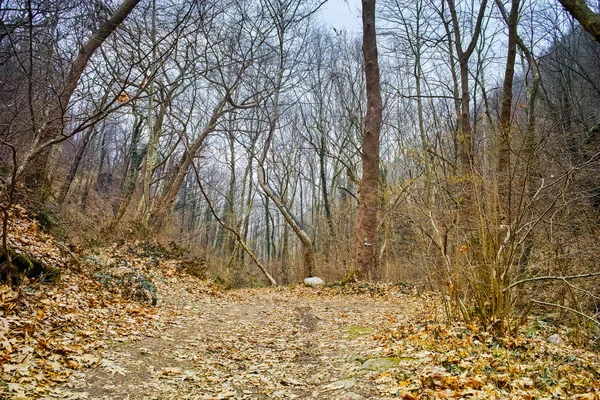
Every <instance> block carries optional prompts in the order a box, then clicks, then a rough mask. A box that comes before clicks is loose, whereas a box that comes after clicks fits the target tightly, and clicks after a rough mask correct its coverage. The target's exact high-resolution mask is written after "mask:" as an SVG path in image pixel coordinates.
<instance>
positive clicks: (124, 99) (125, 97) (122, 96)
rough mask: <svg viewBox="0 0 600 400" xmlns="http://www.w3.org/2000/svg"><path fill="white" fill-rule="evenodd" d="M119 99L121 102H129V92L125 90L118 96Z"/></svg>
mask: <svg viewBox="0 0 600 400" xmlns="http://www.w3.org/2000/svg"><path fill="white" fill-rule="evenodd" d="M117 101H118V102H119V103H127V102H128V101H129V96H128V95H127V93H126V92H125V91H123V92H121V94H120V95H119V97H118V98H117Z"/></svg>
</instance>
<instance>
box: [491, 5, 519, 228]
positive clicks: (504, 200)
mask: <svg viewBox="0 0 600 400" xmlns="http://www.w3.org/2000/svg"><path fill="white" fill-rule="evenodd" d="M499 1H500V0H496V2H499ZM519 3H520V0H512V2H511V9H510V16H509V20H508V21H507V24H508V55H507V57H506V68H505V70H504V86H503V89H502V110H501V113H500V138H499V139H500V140H499V143H498V168H497V171H498V180H499V193H498V194H499V196H500V209H501V213H502V214H503V216H504V217H505V218H506V219H507V220H506V223H507V224H508V223H510V203H511V191H510V148H511V118H512V97H513V91H512V87H513V78H514V75H515V60H516V57H517V22H518V19H519Z"/></svg>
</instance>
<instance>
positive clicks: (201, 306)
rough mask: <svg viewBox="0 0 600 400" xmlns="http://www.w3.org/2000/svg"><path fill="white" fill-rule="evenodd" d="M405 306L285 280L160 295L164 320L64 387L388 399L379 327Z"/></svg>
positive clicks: (128, 395)
mask: <svg viewBox="0 0 600 400" xmlns="http://www.w3.org/2000/svg"><path fill="white" fill-rule="evenodd" d="M402 307H403V306H402V302H401V300H400V298H399V299H398V300H397V301H394V300H393V299H392V300H390V299H389V298H387V299H386V300H385V301H383V300H380V299H376V298H368V297H367V298H365V297H362V296H361V297H356V296H329V297H326V298H320V297H317V296H315V297H311V296H306V295H304V296H294V295H293V292H290V290H288V289H286V290H281V291H277V290H272V289H264V290H260V289H259V290H240V291H235V292H229V293H228V294H226V295H224V296H223V297H215V296H210V295H202V294H190V293H185V294H182V293H181V292H180V293H178V294H177V296H176V297H167V298H164V299H163V303H162V305H161V310H160V311H159V313H158V314H157V315H156V318H160V319H162V320H163V322H164V323H163V324H162V327H163V328H161V329H158V330H156V331H155V332H151V333H148V337H146V338H143V339H141V340H137V341H134V342H114V343H111V344H109V345H108V346H107V349H106V350H105V351H104V352H103V354H102V361H101V362H100V363H99V365H98V366H97V367H95V368H94V369H88V370H84V371H82V372H80V373H77V374H75V375H74V376H73V377H72V378H71V380H70V382H69V383H68V388H69V390H70V392H71V393H72V394H71V396H72V398H76V397H84V396H87V398H91V399H111V400H112V399H132V400H133V399H221V398H236V399H270V398H282V399H289V398H302V399H363V398H367V399H373V398H386V397H385V396H382V394H381V390H380V389H381V388H380V387H378V386H377V385H375V384H374V380H375V379H376V378H377V375H379V374H380V373H381V372H382V371H383V370H385V369H386V368H391V365H389V366H386V360H387V359H385V358H381V357H384V356H385V354H384V353H385V351H384V349H382V348H379V347H378V343H377V342H376V340H375V339H374V337H373V333H374V332H375V331H376V329H378V328H381V327H382V326H383V325H385V324H389V323H390V321H393V319H394V318H395V317H394V316H395V315H398V314H399V313H401V312H402ZM365 360H371V362H367V363H366V362H365ZM390 398H392V397H390Z"/></svg>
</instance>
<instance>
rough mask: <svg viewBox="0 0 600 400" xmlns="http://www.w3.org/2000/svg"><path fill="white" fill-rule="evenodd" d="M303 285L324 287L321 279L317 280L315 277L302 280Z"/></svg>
mask: <svg viewBox="0 0 600 400" xmlns="http://www.w3.org/2000/svg"><path fill="white" fill-rule="evenodd" d="M304 284H305V285H306V286H311V287H317V286H323V285H325V282H324V281H323V279H321V278H318V277H316V276H311V277H310V278H306V279H304Z"/></svg>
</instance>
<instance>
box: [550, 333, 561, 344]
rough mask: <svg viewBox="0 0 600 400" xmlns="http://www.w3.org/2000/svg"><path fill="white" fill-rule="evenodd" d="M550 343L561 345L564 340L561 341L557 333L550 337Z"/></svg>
mask: <svg viewBox="0 0 600 400" xmlns="http://www.w3.org/2000/svg"><path fill="white" fill-rule="evenodd" d="M546 340H547V341H548V342H550V343H552V344H556V345H558V344H560V343H561V342H562V340H560V336H558V335H557V334H556V333H555V334H554V335H552V336H550V337H548V339H546Z"/></svg>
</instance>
